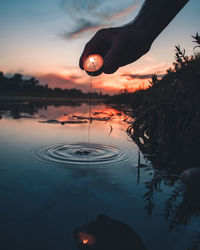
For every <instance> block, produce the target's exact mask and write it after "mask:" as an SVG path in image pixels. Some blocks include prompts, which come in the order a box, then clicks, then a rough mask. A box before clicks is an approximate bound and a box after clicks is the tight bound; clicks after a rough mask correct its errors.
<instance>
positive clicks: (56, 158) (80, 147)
mask: <svg viewBox="0 0 200 250" xmlns="http://www.w3.org/2000/svg"><path fill="white" fill-rule="evenodd" d="M33 153H34V156H35V157H36V158H37V159H38V160H40V161H44V162H47V163H51V164H56V163H57V164H62V165H64V166H65V167H68V168H72V167H73V168H74V167H76V168H84V167H86V168H87V167H98V168H107V167H122V166H123V167H126V166H130V165H133V163H134V162H133V156H132V153H131V152H130V151H129V150H128V149H120V148H117V147H114V146H107V145H101V144H94V143H77V144H57V145H50V146H45V147H41V148H37V149H36V150H35V151H34V152H33Z"/></svg>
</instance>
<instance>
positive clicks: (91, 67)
mask: <svg viewBox="0 0 200 250" xmlns="http://www.w3.org/2000/svg"><path fill="white" fill-rule="evenodd" d="M102 66H103V58H102V57H101V56H100V55H98V54H95V55H90V56H88V57H87V58H86V59H85V60H84V62H83V68H84V69H85V70H86V71H88V72H95V71H97V70H99V69H100V68H101V67H102Z"/></svg>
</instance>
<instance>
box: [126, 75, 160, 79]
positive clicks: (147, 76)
mask: <svg viewBox="0 0 200 250" xmlns="http://www.w3.org/2000/svg"><path fill="white" fill-rule="evenodd" d="M122 76H127V77H129V78H130V79H150V78H151V77H152V74H142V75H140V74H124V75H122ZM157 76H158V77H163V76H164V74H157Z"/></svg>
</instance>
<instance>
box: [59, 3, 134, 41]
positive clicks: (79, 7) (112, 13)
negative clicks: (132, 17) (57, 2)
mask: <svg viewBox="0 0 200 250" xmlns="http://www.w3.org/2000/svg"><path fill="white" fill-rule="evenodd" d="M137 6H138V3H134V4H130V3H129V4H128V3H127V0H126V1H123V2H121V3H120V4H115V6H114V7H113V3H110V4H108V3H107V1H96V2H95V3H94V1H89V0H87V1H84V2H80V0H76V1H75V2H66V3H65V9H66V11H67V14H68V15H69V16H70V22H73V23H71V25H68V26H69V27H70V29H69V30H67V31H66V32H65V33H64V34H63V35H62V36H63V37H64V38H67V39H70V38H77V37H79V36H80V35H81V34H83V33H85V32H88V31H91V30H98V29H100V28H105V27H108V26H110V25H111V24H112V21H113V20H116V19H122V18H124V17H126V16H128V15H129V14H130V13H132V12H133V11H134V10H136V8H137Z"/></svg>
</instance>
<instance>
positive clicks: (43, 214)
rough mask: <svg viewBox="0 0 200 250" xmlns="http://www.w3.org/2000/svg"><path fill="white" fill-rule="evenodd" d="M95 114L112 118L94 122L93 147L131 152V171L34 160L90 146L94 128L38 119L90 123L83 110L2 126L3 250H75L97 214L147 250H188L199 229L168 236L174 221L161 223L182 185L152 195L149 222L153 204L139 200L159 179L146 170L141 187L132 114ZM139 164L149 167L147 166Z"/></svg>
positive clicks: (66, 109) (53, 110) (55, 111)
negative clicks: (55, 148) (72, 146)
mask: <svg viewBox="0 0 200 250" xmlns="http://www.w3.org/2000/svg"><path fill="white" fill-rule="evenodd" d="M99 112H100V113H99ZM92 113H93V114H94V116H95V113H96V114H97V113H99V114H98V116H100V117H102V116H108V115H109V114H111V113H112V114H113V115H112V116H111V117H112V118H111V119H110V120H109V121H107V122H105V121H93V122H92V123H91V124H90V142H92V143H98V144H102V145H111V146H114V147H117V148H119V149H125V148H126V149H128V151H123V152H125V153H126V154H127V157H126V158H127V159H131V160H129V161H131V163H130V164H129V166H128V167H127V161H124V162H120V166H119V163H116V166H118V167H116V166H113V167H108V168H106V167H105V166H104V168H101V167H100V165H92V164H89V167H88V168H82V167H81V164H80V166H79V167H78V168H77V167H76V168H68V167H67V166H66V165H62V164H57V163H56V162H55V164H54V163H53V164H48V163H47V162H43V161H39V160H38V159H37V158H35V157H34V153H33V152H34V151H35V149H37V148H40V147H43V146H45V145H57V144H59V143H66V144H69V143H78V142H86V143H87V141H88V126H89V123H85V124H65V125H61V124H48V123H40V122H38V121H40V120H41V119H42V120H50V119H56V120H61V121H62V120H66V119H71V118H72V116H73V115H77V116H88V106H87V105H86V104H83V105H81V106H71V107H70V106H60V107H55V106H49V107H48V108H47V109H39V110H38V112H37V113H36V114H35V115H34V117H35V118H33V119H30V118H29V119H28V118H21V119H11V118H8V116H6V117H3V118H2V119H1V120H0V131H1V133H0V148H1V150H0V158H1V167H0V197H1V206H0V217H1V218H0V221H1V226H0V233H1V236H2V237H1V238H2V242H1V245H3V246H4V247H3V249H9V250H10V249H34V250H35V249H39V248H43V249H57V250H58V249H76V248H75V243H74V242H73V238H72V233H73V230H74V229H75V227H77V226H80V225H82V224H85V223H88V222H89V221H91V220H92V219H94V218H96V217H97V215H98V214H106V215H108V216H109V217H111V218H113V219H117V220H120V221H122V222H123V223H126V224H127V225H129V226H130V227H131V228H133V230H134V231H136V232H137V233H138V235H140V237H141V238H142V239H143V241H144V243H145V245H146V246H147V249H149V250H151V249H152V250H153V249H154V250H156V249H163V250H165V249H166V250H169V249H171V250H173V249H174V250H179V249H180V250H183V249H187V247H188V246H189V244H190V242H191V241H192V240H195V239H196V238H195V237H196V235H197V232H198V230H199V228H198V223H197V222H196V221H195V220H194V219H192V220H191V221H189V223H188V225H187V226H185V227H184V226H180V227H179V230H178V231H177V230H176V229H177V228H175V230H172V231H171V232H169V231H168V229H169V221H167V220H166V219H165V218H164V216H163V214H164V211H165V208H166V207H165V205H166V201H167V199H168V198H169V197H170V195H171V194H172V192H173V190H174V189H175V187H177V186H179V185H178V184H177V183H176V182H175V184H172V185H166V183H167V180H166V179H164V178H165V177H163V179H164V180H162V181H160V183H159V185H160V186H159V189H158V190H157V191H156V190H154V191H153V202H154V207H153V209H152V215H148V213H147V210H148V208H147V205H148V200H145V198H142V197H143V196H144V194H146V193H147V192H148V191H149V190H148V188H147V187H146V185H145V184H144V182H149V183H151V181H152V179H153V177H154V176H155V173H154V171H153V170H151V169H150V170H149V171H147V169H148V166H147V167H143V168H141V169H140V181H139V183H138V184H137V181H138V176H137V175H138V170H137V167H136V166H137V160H138V159H137V157H138V151H137V146H136V145H135V144H134V143H133V142H132V141H130V139H129V138H128V137H127V135H126V132H125V130H126V128H127V126H128V124H127V121H130V120H131V118H129V119H127V114H125V113H123V112H122V111H119V110H116V109H114V108H112V107H110V106H109V107H107V106H105V105H94V106H93V107H92ZM3 116H4V115H3ZM96 116H97V115H96ZM111 126H112V133H111V134H110V127H111ZM142 163H145V161H144V159H143V158H142ZM151 184H152V183H151ZM174 185H175V186H174ZM159 190H160V191H159ZM161 190H162V191H161ZM145 197H147V196H145ZM178 201H179V199H178ZM180 202H181V199H180ZM145 206H146V208H145ZM191 218H192V216H191ZM177 224H178V223H177ZM38 246H39V248H38Z"/></svg>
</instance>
